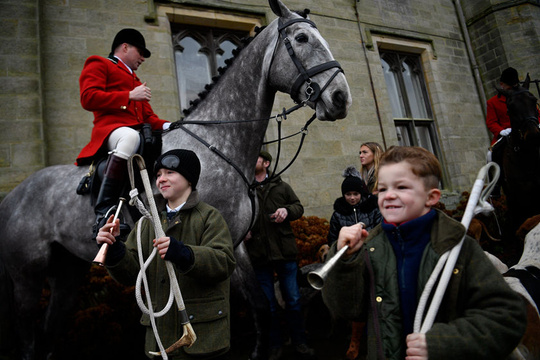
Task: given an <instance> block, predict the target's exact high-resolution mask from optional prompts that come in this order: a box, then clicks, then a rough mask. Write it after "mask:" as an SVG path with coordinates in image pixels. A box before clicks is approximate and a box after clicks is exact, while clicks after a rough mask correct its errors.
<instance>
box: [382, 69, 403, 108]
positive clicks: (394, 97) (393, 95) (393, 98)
mask: <svg viewBox="0 0 540 360" xmlns="http://www.w3.org/2000/svg"><path fill="white" fill-rule="evenodd" d="M381 63H382V68H383V73H384V80H385V81H386V89H387V91H388V97H389V98H390V106H391V107H392V115H393V117H394V118H405V117H407V115H406V114H405V107H404V105H403V98H402V97H401V94H400V92H399V86H398V83H397V79H396V73H395V72H394V71H392V68H391V67H390V65H389V64H388V63H387V62H386V61H385V60H384V59H381Z"/></svg>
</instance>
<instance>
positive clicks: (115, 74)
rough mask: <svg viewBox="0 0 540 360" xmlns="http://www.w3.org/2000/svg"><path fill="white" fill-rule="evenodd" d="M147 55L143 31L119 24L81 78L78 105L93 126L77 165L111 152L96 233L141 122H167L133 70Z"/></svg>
mask: <svg viewBox="0 0 540 360" xmlns="http://www.w3.org/2000/svg"><path fill="white" fill-rule="evenodd" d="M149 57H150V51H149V50H148V49H147V48H146V43H145V40H144V37H143V35H142V34H141V33H140V32H139V31H137V30H135V29H123V30H120V31H119V32H118V34H116V36H115V38H114V41H113V43H112V46H111V54H110V55H109V57H108V58H103V57H100V56H90V57H89V58H88V59H87V60H86V62H85V64H84V68H83V70H82V73H81V77H80V78H79V86H80V93H81V105H82V107H83V108H84V109H85V110H88V111H92V112H93V113H94V128H93V129H92V137H91V139H90V142H89V143H88V144H87V145H86V146H85V147H84V148H83V149H82V151H81V152H80V154H79V156H78V157H77V165H85V164H89V163H91V162H92V161H93V160H94V159H96V158H101V157H102V156H104V155H105V154H106V153H109V158H108V161H107V165H106V168H105V173H104V177H103V182H102V184H101V188H100V191H99V195H98V199H97V201H96V204H95V207H94V212H95V213H96V223H95V224H94V227H93V232H94V234H93V237H94V238H95V236H96V235H97V231H98V230H99V228H100V227H101V226H103V224H104V223H105V220H106V219H107V213H109V212H110V211H111V209H112V208H113V207H114V205H115V204H116V203H117V202H118V197H119V196H120V192H121V190H122V187H123V185H124V181H125V178H126V176H125V174H126V170H127V160H128V159H129V157H130V156H131V155H133V154H134V153H135V152H136V151H137V149H138V147H139V144H140V137H139V131H140V129H141V128H142V126H143V124H144V123H148V124H150V125H151V126H152V129H153V130H158V129H167V128H168V126H169V125H170V122H168V121H166V120H162V119H160V118H159V117H158V116H157V115H156V114H154V111H153V110H152V107H151V106H150V104H149V101H150V99H151V97H152V93H151V90H150V88H149V87H147V86H146V83H141V81H140V80H139V78H138V77H137V75H136V74H135V70H137V69H138V68H139V66H140V65H141V64H142V63H143V62H144V60H145V58H149Z"/></svg>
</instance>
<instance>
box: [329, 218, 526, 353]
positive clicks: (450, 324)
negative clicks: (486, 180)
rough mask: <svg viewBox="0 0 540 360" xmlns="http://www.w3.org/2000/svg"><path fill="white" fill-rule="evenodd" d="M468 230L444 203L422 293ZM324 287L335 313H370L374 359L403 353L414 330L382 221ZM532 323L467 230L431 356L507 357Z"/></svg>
mask: <svg viewBox="0 0 540 360" xmlns="http://www.w3.org/2000/svg"><path fill="white" fill-rule="evenodd" d="M464 235H465V228H464V227H463V225H461V224H460V223H458V222H457V221H455V220H453V219H451V218H449V217H448V216H446V215H445V214H443V213H442V212H440V211H438V210H437V215H436V217H435V220H434V222H433V225H432V227H431V239H430V243H429V244H428V245H427V246H426V248H425V250H424V252H423V255H422V260H421V263H420V271H419V275H418V285H419V286H418V299H419V298H420V295H421V293H422V290H423V289H424V287H425V285H426V282H427V280H428V278H429V276H430V275H431V273H432V271H433V269H434V267H435V265H436V264H437V261H438V260H439V258H440V256H441V255H442V254H443V253H444V252H446V251H447V250H449V249H451V248H452V247H454V246H455V245H456V244H457V243H459V241H460V240H461V239H462V237H463V236H464ZM336 247H337V245H333V246H332V248H331V250H330V253H329V257H330V256H332V255H333V254H335V252H336ZM370 270H371V271H370ZM322 295H323V299H324V302H325V304H326V305H327V307H328V308H329V309H330V310H332V311H333V312H334V315H336V316H339V317H344V318H349V319H361V320H363V319H366V318H367V327H368V359H402V358H403V354H404V351H405V343H404V335H406V334H402V322H401V319H402V317H401V309H400V299H399V287H398V276H397V270H396V261H395V255H394V251H393V248H392V246H391V244H390V242H389V240H388V238H387V236H386V234H385V232H384V230H383V229H382V226H381V225H379V226H377V227H375V228H374V229H373V230H372V231H371V232H370V234H369V236H368V238H367V239H366V241H365V244H364V246H363V247H362V248H361V250H360V251H359V252H358V253H356V254H354V255H352V256H351V257H350V258H348V259H340V260H339V261H338V264H337V265H336V267H335V268H334V269H333V270H332V271H331V272H330V273H329V275H328V278H327V279H326V281H325V287H324V288H323V291H322ZM525 326H526V313H525V304H524V302H523V300H522V299H521V298H520V297H519V296H518V295H517V294H516V293H515V292H513V291H512V290H511V289H510V287H509V286H508V285H507V284H506V282H505V281H504V279H503V277H502V276H501V275H500V274H499V273H498V272H497V270H496V269H495V267H494V266H493V265H492V264H491V262H490V261H489V259H488V258H487V256H486V255H485V254H484V253H483V251H482V249H481V248H480V246H479V245H478V244H477V243H476V242H475V241H474V240H473V239H472V238H470V237H466V238H465V241H464V243H463V247H462V249H461V252H460V255H459V257H458V259H457V263H456V265H455V269H454V271H453V274H452V276H451V279H450V282H449V284H448V288H447V289H446V293H445V295H444V298H443V300H442V303H441V306H440V308H439V312H438V313H437V316H436V318H435V323H434V325H433V326H432V327H431V329H430V330H429V331H427V333H426V341H427V346H428V356H429V358H430V359H437V360H444V359H475V360H480V359H489V360H492V359H504V358H505V357H506V356H507V355H508V354H510V352H511V351H512V350H513V349H514V348H515V347H516V346H517V344H518V343H519V341H520V339H521V337H522V335H523V333H524V331H525Z"/></svg>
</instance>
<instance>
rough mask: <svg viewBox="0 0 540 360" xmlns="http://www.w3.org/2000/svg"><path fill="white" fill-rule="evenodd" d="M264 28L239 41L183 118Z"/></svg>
mask: <svg viewBox="0 0 540 360" xmlns="http://www.w3.org/2000/svg"><path fill="white" fill-rule="evenodd" d="M295 13H296V14H298V15H300V16H301V17H303V18H304V19H306V18H307V16H308V14H309V13H310V10H309V9H304V10H302V11H295ZM265 28H266V26H262V27H259V26H255V29H254V31H255V35H254V36H248V37H244V38H242V39H240V46H239V47H237V48H236V49H234V50H233V51H232V55H233V56H232V57H230V58H228V59H227V60H225V67H222V66H220V67H218V69H217V71H218V75H216V76H214V77H212V82H211V83H210V84H206V85H205V86H204V90H203V91H201V92H200V93H198V94H197V96H198V97H197V99H195V100H191V101H190V102H189V108H187V109H185V110H183V111H182V112H183V114H184V117H187V116H188V115H189V114H191V113H192V112H193V111H194V110H195V109H196V108H197V106H198V105H199V104H200V103H201V101H203V100H204V99H205V98H206V97H207V96H208V94H209V93H210V91H211V90H212V89H213V88H214V86H215V85H216V84H217V83H218V81H219V79H220V78H221V76H222V75H223V74H225V71H227V70H228V69H229V68H230V67H231V65H232V64H233V62H234V60H235V59H236V58H237V57H238V55H239V54H240V52H241V51H242V50H243V49H245V48H246V47H247V46H248V45H249V44H250V43H251V42H252V41H253V39H255V37H257V35H259V34H260V33H261V31H263V30H264V29H265ZM180 120H182V119H180Z"/></svg>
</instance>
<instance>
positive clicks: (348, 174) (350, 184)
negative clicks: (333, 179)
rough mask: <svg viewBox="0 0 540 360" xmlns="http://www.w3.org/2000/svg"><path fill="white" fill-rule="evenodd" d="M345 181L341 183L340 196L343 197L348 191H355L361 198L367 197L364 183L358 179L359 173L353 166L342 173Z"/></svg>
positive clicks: (367, 193) (367, 192) (367, 191)
mask: <svg viewBox="0 0 540 360" xmlns="http://www.w3.org/2000/svg"><path fill="white" fill-rule="evenodd" d="M343 176H344V177H345V180H343V182H342V183H341V194H342V195H345V194H346V193H348V192H349V191H357V192H359V193H360V195H362V196H368V195H369V190H368V188H367V186H366V183H365V182H364V180H362V178H361V177H360V173H359V172H358V170H357V169H356V168H355V167H354V166H349V167H348V168H347V169H345V171H344V172H343Z"/></svg>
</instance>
